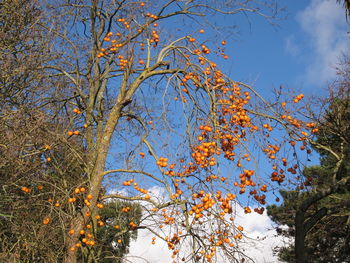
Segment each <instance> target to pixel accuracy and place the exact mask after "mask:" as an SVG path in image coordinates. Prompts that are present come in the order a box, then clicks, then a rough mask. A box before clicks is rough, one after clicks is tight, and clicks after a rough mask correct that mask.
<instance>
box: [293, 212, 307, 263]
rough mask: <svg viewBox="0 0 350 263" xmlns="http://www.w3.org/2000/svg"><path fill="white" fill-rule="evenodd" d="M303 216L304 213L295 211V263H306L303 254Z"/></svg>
mask: <svg viewBox="0 0 350 263" xmlns="http://www.w3.org/2000/svg"><path fill="white" fill-rule="evenodd" d="M304 216H305V213H304V212H302V211H300V210H297V213H296V215H295V240H294V247H295V251H294V256H295V262H296V263H306V262H307V261H306V252H305V235H306V233H305V229H304Z"/></svg>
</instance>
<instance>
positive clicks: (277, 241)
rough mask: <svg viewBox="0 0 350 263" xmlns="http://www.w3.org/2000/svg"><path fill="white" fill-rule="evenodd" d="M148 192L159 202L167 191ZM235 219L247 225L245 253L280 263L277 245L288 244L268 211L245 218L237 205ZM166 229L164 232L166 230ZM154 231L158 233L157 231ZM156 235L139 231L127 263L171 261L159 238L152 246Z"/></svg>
mask: <svg viewBox="0 0 350 263" xmlns="http://www.w3.org/2000/svg"><path fill="white" fill-rule="evenodd" d="M149 191H150V192H153V194H155V195H156V196H157V197H158V198H159V199H162V196H165V195H166V192H165V190H164V189H162V188H161V187H153V188H152V189H149ZM235 218H236V219H235V222H236V225H242V226H244V232H245V233H246V234H247V237H248V238H247V239H246V241H245V242H242V243H241V244H240V245H239V246H240V248H241V249H242V250H244V253H245V254H246V255H248V256H249V257H251V258H252V259H254V260H255V262H261V263H277V262H279V261H278V259H277V257H276V256H274V255H273V249H274V248H275V247H276V246H281V245H283V244H285V242H284V240H283V238H282V237H281V236H277V233H276V230H275V229H274V226H273V223H272V221H271V220H270V218H269V217H268V216H267V214H266V212H265V213H264V214H263V215H259V214H256V213H251V214H248V215H246V214H244V212H243V209H242V208H240V207H238V206H237V208H236V217H235ZM165 228H166V227H165ZM165 228H164V229H163V230H164V231H167V229H165ZM154 230H155V231H157V230H156V229H154ZM153 236H154V234H152V233H150V232H149V231H147V230H139V232H138V238H137V240H135V241H132V242H131V244H130V253H129V254H128V255H127V257H126V260H125V262H133V263H145V262H152V263H167V262H169V263H170V262H172V258H171V252H170V251H169V250H168V248H167V244H166V243H165V242H163V241H162V240H159V239H158V238H157V239H156V244H155V245H152V237H153ZM186 246H188V244H187V245H185V247H186ZM185 254H186V253H185ZM219 258H220V257H219ZM219 261H220V260H219ZM220 262H224V261H223V260H222V261H220Z"/></svg>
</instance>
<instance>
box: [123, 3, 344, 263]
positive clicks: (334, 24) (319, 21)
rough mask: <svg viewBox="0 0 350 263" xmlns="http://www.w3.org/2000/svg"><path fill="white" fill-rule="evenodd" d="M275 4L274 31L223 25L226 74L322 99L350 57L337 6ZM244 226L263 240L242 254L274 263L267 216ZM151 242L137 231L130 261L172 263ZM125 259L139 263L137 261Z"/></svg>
mask: <svg viewBox="0 0 350 263" xmlns="http://www.w3.org/2000/svg"><path fill="white" fill-rule="evenodd" d="M278 2H279V4H280V6H281V7H285V9H286V10H285V11H284V12H283V13H281V14H280V17H284V19H281V20H279V21H277V22H276V23H277V25H271V24H269V23H267V22H266V21H265V20H264V19H262V18H259V17H254V16H249V18H248V19H249V20H248V19H247V18H245V17H242V16H241V17H240V18H237V19H238V20H234V19H236V18H232V19H233V20H230V21H225V20H223V21H222V22H224V23H228V22H229V23H231V22H233V23H237V24H238V25H239V34H234V35H232V36H231V37H230V38H229V39H228V45H227V51H226V53H227V54H228V55H229V56H230V58H231V59H230V64H227V65H226V69H227V71H228V72H229V74H230V76H231V77H232V78H233V79H235V80H243V81H245V82H248V83H250V84H254V86H255V87H256V89H257V90H258V91H260V92H261V93H263V94H264V95H265V96H268V94H269V93H270V92H271V90H272V89H273V88H278V87H279V86H281V85H282V86H284V87H286V88H288V89H291V90H295V91H302V92H303V93H305V94H306V95H308V96H311V97H312V96H318V95H326V87H327V84H328V83H331V82H332V81H333V80H334V79H335V77H336V70H335V68H336V67H337V65H338V64H339V61H340V59H341V58H342V55H343V54H350V33H348V32H349V31H350V25H349V24H347V22H346V20H345V12H344V10H343V9H342V6H340V5H337V4H336V1H335V0H329V1H328V0H311V1H305V0H298V1H291V0H289V1H288V0H280V1H278ZM230 19H231V18H230ZM158 192H161V191H159V190H158ZM244 220H245V221H244V225H245V228H246V230H247V232H248V233H250V235H251V237H252V238H257V237H259V238H261V239H263V240H262V241H260V242H257V243H252V244H251V245H250V246H249V247H246V253H247V254H248V255H249V256H251V257H253V258H256V259H257V262H269V263H275V262H278V260H277V258H276V257H275V256H274V255H273V253H272V249H273V247H275V246H277V245H281V244H283V243H284V242H286V241H285V240H283V239H282V238H281V237H277V236H276V232H275V230H274V229H273V224H272V222H271V220H270V219H269V218H268V216H267V215H266V213H264V214H263V215H262V216H260V215H257V214H254V213H253V214H252V216H251V217H249V218H248V219H247V218H245V219H244ZM151 237H152V236H151V235H148V234H145V233H143V232H142V231H139V238H138V239H137V240H136V241H134V242H132V243H131V246H130V251H132V255H133V256H140V257H143V258H144V259H146V260H148V261H149V262H153V263H157V262H159V263H166V262H171V258H170V253H169V251H168V249H167V247H166V244H164V243H162V244H161V243H160V242H159V243H158V244H157V245H154V246H152V245H151ZM129 259H130V260H132V262H138V261H137V259H136V258H129ZM139 262H146V261H145V260H139Z"/></svg>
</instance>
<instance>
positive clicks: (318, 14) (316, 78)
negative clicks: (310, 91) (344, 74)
mask: <svg viewBox="0 0 350 263" xmlns="http://www.w3.org/2000/svg"><path fill="white" fill-rule="evenodd" d="M296 20H297V22H298V24H299V25H300V28H301V30H302V34H301V37H302V38H303V39H302V40H300V41H296V40H297V39H296V35H291V36H290V37H289V38H287V40H286V49H287V51H289V53H291V54H292V55H294V56H302V57H303V60H304V62H305V63H306V69H305V75H304V80H306V81H307V82H308V83H311V84H321V85H322V84H324V83H325V82H326V81H329V80H331V79H332V78H334V77H335V67H336V66H337V64H338V63H339V60H340V58H341V57H342V54H346V53H349V52H350V38H349V36H348V35H347V32H348V30H349V24H347V23H346V20H345V15H344V10H343V9H342V7H341V5H338V4H337V3H336V1H329V0H312V1H311V3H310V4H309V5H308V6H307V7H306V8H305V9H304V10H302V11H300V12H299V13H298V14H297V16H296ZM298 37H299V34H298ZM299 51H301V52H299Z"/></svg>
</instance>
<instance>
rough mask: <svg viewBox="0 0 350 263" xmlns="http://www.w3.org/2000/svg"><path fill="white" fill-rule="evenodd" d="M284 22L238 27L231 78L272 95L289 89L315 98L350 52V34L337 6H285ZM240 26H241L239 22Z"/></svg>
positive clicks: (324, 2)
mask: <svg viewBox="0 0 350 263" xmlns="http://www.w3.org/2000/svg"><path fill="white" fill-rule="evenodd" d="M279 3H280V5H281V6H284V7H285V8H286V10H285V11H284V12H282V13H280V16H281V17H282V18H283V17H285V18H284V19H282V20H279V21H277V23H278V25H277V26H271V25H270V24H269V23H267V22H266V21H264V19H262V18H261V17H257V16H250V17H249V20H250V21H249V23H248V21H247V20H246V19H240V21H238V23H239V26H240V34H239V35H237V36H234V39H232V40H230V41H229V50H228V52H227V53H228V54H229V55H230V57H231V61H230V63H232V62H233V65H230V66H229V71H230V73H231V76H232V77H233V78H234V79H235V78H238V79H240V80H245V81H248V82H251V83H255V86H256V88H257V89H258V90H259V91H261V92H263V93H266V92H268V91H271V89H272V88H276V87H279V85H284V86H286V87H288V88H290V89H293V90H295V89H296V90H299V89H300V90H302V91H303V92H305V93H307V94H309V95H311V94H320V91H322V92H324V89H325V87H326V84H327V82H330V81H332V79H333V78H334V76H335V70H334V67H335V66H336V65H337V63H338V61H339V58H341V56H342V52H344V53H349V51H350V35H349V34H348V33H347V32H348V31H349V29H350V26H349V24H347V23H346V20H345V12H344V10H343V9H342V6H340V5H337V4H336V1H335V0H329V1H328V0H312V1H305V0H298V1H287V0H280V1H279ZM233 22H235V21H233Z"/></svg>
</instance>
